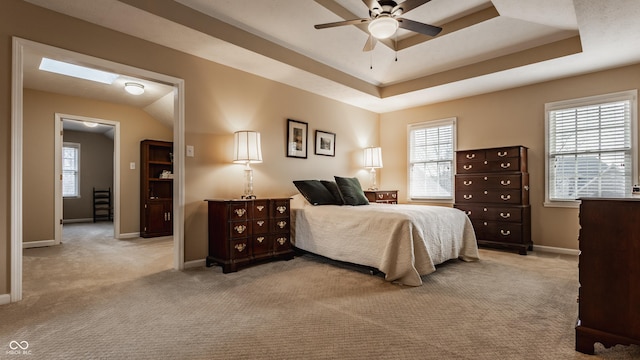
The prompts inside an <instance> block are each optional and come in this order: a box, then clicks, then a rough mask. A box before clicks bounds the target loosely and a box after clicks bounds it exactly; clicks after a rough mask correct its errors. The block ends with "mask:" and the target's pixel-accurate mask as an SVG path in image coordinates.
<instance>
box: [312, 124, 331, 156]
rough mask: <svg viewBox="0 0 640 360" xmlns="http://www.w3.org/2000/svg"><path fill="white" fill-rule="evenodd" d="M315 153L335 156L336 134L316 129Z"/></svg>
mask: <svg viewBox="0 0 640 360" xmlns="http://www.w3.org/2000/svg"><path fill="white" fill-rule="evenodd" d="M315 153H316V155H325V156H336V134H334V133H331V132H327V131H321V130H316V151H315Z"/></svg>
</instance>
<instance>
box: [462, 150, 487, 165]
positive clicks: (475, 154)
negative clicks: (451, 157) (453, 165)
mask: <svg viewBox="0 0 640 360" xmlns="http://www.w3.org/2000/svg"><path fill="white" fill-rule="evenodd" d="M484 160H486V151H485V150H467V151H458V152H456V162H457V163H459V164H460V163H466V162H469V161H480V162H482V161H484Z"/></svg>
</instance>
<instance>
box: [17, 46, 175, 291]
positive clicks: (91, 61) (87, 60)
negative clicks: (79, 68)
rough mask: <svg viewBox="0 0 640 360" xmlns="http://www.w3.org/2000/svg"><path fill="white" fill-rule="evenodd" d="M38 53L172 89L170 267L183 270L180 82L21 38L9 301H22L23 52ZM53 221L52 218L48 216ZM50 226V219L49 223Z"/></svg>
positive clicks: (161, 75)
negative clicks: (171, 233) (43, 52)
mask: <svg viewBox="0 0 640 360" xmlns="http://www.w3.org/2000/svg"><path fill="white" fill-rule="evenodd" d="M34 49H35V50H38V51H45V52H48V53H53V54H56V55H58V56H59V57H61V58H65V59H73V61H74V62H76V63H79V64H84V65H85V66H94V67H95V68H98V69H110V70H112V71H115V72H117V73H119V74H125V75H129V76H135V77H138V78H142V79H148V80H150V81H156V82H159V83H162V84H167V85H170V86H172V88H173V96H172V98H173V105H174V106H173V119H174V127H173V142H174V185H173V186H174V199H173V201H174V204H173V209H174V213H173V217H174V222H173V226H174V230H173V234H174V235H173V267H174V268H175V269H177V270H182V269H183V268H184V202H185V199H184V156H185V152H184V81H183V80H182V79H179V78H175V77H171V76H168V75H163V74H159V73H155V72H150V71H147V70H144V69H140V68H135V67H131V66H128V65H123V64H119V63H114V62H111V61H107V60H104V59H99V58H95V57H92V56H87V55H84V54H80V53H75V52H72V51H67V50H63V49H59V48H55V47H52V46H49V45H44V44H40V43H37V42H33V41H30V40H25V39H21V38H16V37H14V38H13V71H12V134H11V139H12V142H11V218H10V228H11V233H10V237H11V239H10V240H11V269H10V281H11V294H10V298H11V299H10V301H11V302H15V301H19V300H21V299H22V248H23V230H22V229H23V214H22V202H23V175H22V169H23V165H24V164H23V112H24V109H23V88H24V82H23V77H24V69H25V60H26V57H25V52H26V51H27V50H34ZM52 218H53V216H52ZM50 220H51V221H52V223H53V221H54V219H50Z"/></svg>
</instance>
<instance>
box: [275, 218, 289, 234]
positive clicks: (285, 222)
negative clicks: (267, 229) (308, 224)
mask: <svg viewBox="0 0 640 360" xmlns="http://www.w3.org/2000/svg"><path fill="white" fill-rule="evenodd" d="M290 223H291V221H289V218H281V219H273V221H272V222H271V232H289V226H290Z"/></svg>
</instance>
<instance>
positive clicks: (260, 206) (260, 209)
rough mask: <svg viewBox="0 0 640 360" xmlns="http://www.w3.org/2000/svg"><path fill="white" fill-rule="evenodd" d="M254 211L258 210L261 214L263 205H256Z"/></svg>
mask: <svg viewBox="0 0 640 360" xmlns="http://www.w3.org/2000/svg"><path fill="white" fill-rule="evenodd" d="M256 209H258V211H260V212H262V210H263V209H264V205H258V206H256Z"/></svg>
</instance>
